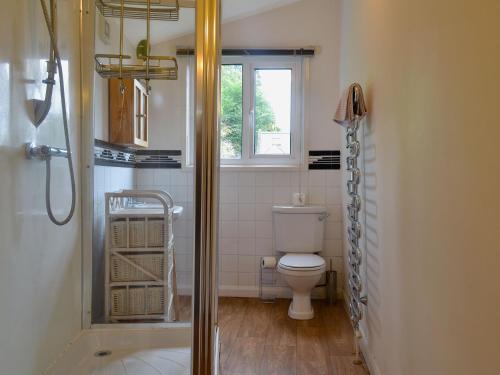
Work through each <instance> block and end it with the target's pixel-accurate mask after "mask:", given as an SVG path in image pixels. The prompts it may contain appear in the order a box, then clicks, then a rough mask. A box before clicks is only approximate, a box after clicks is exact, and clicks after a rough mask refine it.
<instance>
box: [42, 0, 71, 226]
mask: <svg viewBox="0 0 500 375" xmlns="http://www.w3.org/2000/svg"><path fill="white" fill-rule="evenodd" d="M40 5H41V6H42V11H43V16H44V18H45V24H46V25H47V30H48V32H49V35H50V41H51V44H52V49H53V52H54V57H55V60H56V64H57V72H58V74H59V88H60V89H59V91H60V94H61V106H62V118H63V126H64V138H65V140H66V150H67V151H68V157H67V159H68V168H69V175H70V178H71V208H70V210H69V213H68V215H67V216H66V218H64V219H63V220H58V219H56V217H55V216H54V213H53V212H52V206H51V203H50V191H51V183H50V180H51V178H50V174H51V173H50V170H51V168H50V167H51V165H50V162H51V157H50V156H49V157H47V158H46V160H45V206H46V207H47V215H48V216H49V219H50V220H51V221H52V222H53V223H54V224H56V225H65V224H67V223H68V222H69V221H70V220H71V218H72V217H73V214H74V212H75V203H76V186H75V185H76V184H75V172H74V170H73V157H72V156H71V144H70V141H69V129H68V116H67V113H66V94H65V92H64V76H63V70H62V64H61V56H60V54H59V49H58V47H57V44H56V41H57V40H56V37H55V35H54V30H53V29H52V26H51V19H50V16H49V12H48V10H47V4H46V3H45V0H40ZM54 17H55V15H54Z"/></svg>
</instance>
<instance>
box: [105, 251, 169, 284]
mask: <svg viewBox="0 0 500 375" xmlns="http://www.w3.org/2000/svg"><path fill="white" fill-rule="evenodd" d="M125 257H126V258H127V259H129V260H130V261H131V262H134V263H135V264H137V265H138V266H140V267H142V268H144V269H145V270H146V271H148V272H149V273H152V274H153V275H155V276H156V277H158V278H159V279H160V280H163V278H164V271H165V262H164V259H165V258H164V257H165V256H164V255H163V254H140V255H125ZM152 280H154V279H153V278H152V277H150V276H148V275H147V274H145V273H144V272H143V271H141V270H140V269H139V268H137V267H134V266H133V265H131V264H129V263H127V262H126V261H124V260H123V259H122V258H120V257H118V256H116V255H112V256H111V281H152Z"/></svg>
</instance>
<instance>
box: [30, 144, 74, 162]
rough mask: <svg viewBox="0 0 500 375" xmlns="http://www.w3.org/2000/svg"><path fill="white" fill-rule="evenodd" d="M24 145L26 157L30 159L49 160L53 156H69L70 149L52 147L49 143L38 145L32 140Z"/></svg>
mask: <svg viewBox="0 0 500 375" xmlns="http://www.w3.org/2000/svg"><path fill="white" fill-rule="evenodd" d="M24 147H25V152H26V157H27V158H28V159H39V160H47V159H50V158H51V157H53V156H54V157H61V158H67V157H68V151H67V150H65V149H63V148H58V147H51V146H47V145H40V146H37V145H36V144H34V143H30V142H28V143H26V144H25V146H24Z"/></svg>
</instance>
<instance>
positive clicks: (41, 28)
mask: <svg viewBox="0 0 500 375" xmlns="http://www.w3.org/2000/svg"><path fill="white" fill-rule="evenodd" d="M58 5H59V6H58V15H59V17H58V28H59V29H60V30H65V32H64V33H60V35H59V40H60V52H61V56H62V59H63V70H64V76H65V81H66V88H67V90H66V95H67V103H68V105H69V108H70V109H71V110H70V112H69V124H70V129H69V130H70V141H71V143H72V146H73V148H72V151H73V154H74V155H75V160H74V163H75V164H74V165H75V171H76V175H77V181H76V183H77V185H78V184H79V178H78V176H79V168H80V165H79V158H78V155H79V152H80V147H79V146H80V87H79V79H80V77H79V74H80V63H79V34H78V33H79V30H78V27H79V17H80V11H79V2H78V1H77V0H70V1H58ZM0 30H1V32H0V45H1V46H2V47H1V48H0V98H1V99H0V176H1V179H2V182H1V183H0V239H1V241H0V280H1V283H0V285H1V287H0V299H1V300H2V304H1V308H0V332H2V334H1V335H0V347H1V348H2V350H1V351H0V363H1V370H0V372H1V373H5V374H23V375H24V374H40V373H42V372H43V370H44V369H45V368H46V367H47V366H48V365H49V363H50V362H51V361H52V360H53V359H54V358H55V357H56V356H57V355H58V354H59V353H60V352H61V351H62V350H63V348H64V346H65V345H66V344H67V343H68V342H70V341H71V340H72V339H73V338H74V337H75V336H76V335H77V334H78V333H79V331H80V329H81V298H80V297H81V292H80V290H81V247H80V228H81V220H80V213H79V212H80V207H79V204H78V203H77V214H76V215H75V216H74V217H73V219H72V221H71V222H70V223H69V224H68V225H66V226H65V227H56V226H55V225H54V224H52V223H51V222H50V221H49V219H48V218H47V214H46V211H45V197H44V194H45V192H44V189H43V183H40V182H39V181H43V179H44V174H45V171H44V168H45V163H43V162H37V161H29V160H25V157H24V155H23V151H22V148H23V143H24V142H28V141H35V142H37V143H38V144H51V145H54V146H57V147H61V148H65V142H64V135H63V131H62V126H61V123H62V114H61V104H60V100H59V88H58V87H57V85H56V87H54V93H53V103H52V109H51V111H50V112H49V114H48V116H47V119H46V122H45V124H44V125H43V126H42V127H40V128H39V129H35V127H34V126H33V124H32V121H31V113H32V110H31V107H29V104H28V103H29V100H31V99H34V98H36V99H41V98H43V95H44V93H45V85H43V84H42V83H41V82H42V80H43V79H45V78H46V76H47V72H46V62H45V61H46V60H47V59H48V51H49V36H48V33H47V28H46V25H45V21H44V18H43V15H42V12H41V7H40V4H39V2H38V1H32V0H18V1H4V2H2V12H1V14H0ZM57 80H58V77H57V75H56V81H57ZM52 179H53V181H59V182H60V186H59V187H56V184H54V191H53V198H55V197H56V196H57V202H56V200H54V201H53V204H54V209H55V211H56V215H58V217H59V216H63V215H64V213H65V212H67V209H68V207H69V205H70V203H71V191H70V185H69V177H68V172H67V163H66V160H54V161H53V168H52Z"/></svg>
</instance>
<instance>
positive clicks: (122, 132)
mask: <svg viewBox="0 0 500 375" xmlns="http://www.w3.org/2000/svg"><path fill="white" fill-rule="evenodd" d="M123 87H124V88H125V90H124V92H123V94H122V93H121V90H120V80H119V79H117V78H112V79H110V80H109V141H110V142H111V143H115V144H119V145H123V146H128V147H144V148H145V147H148V136H149V134H148V105H149V95H148V93H147V90H146V87H145V86H144V85H143V84H142V83H141V82H140V81H138V80H136V79H123Z"/></svg>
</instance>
